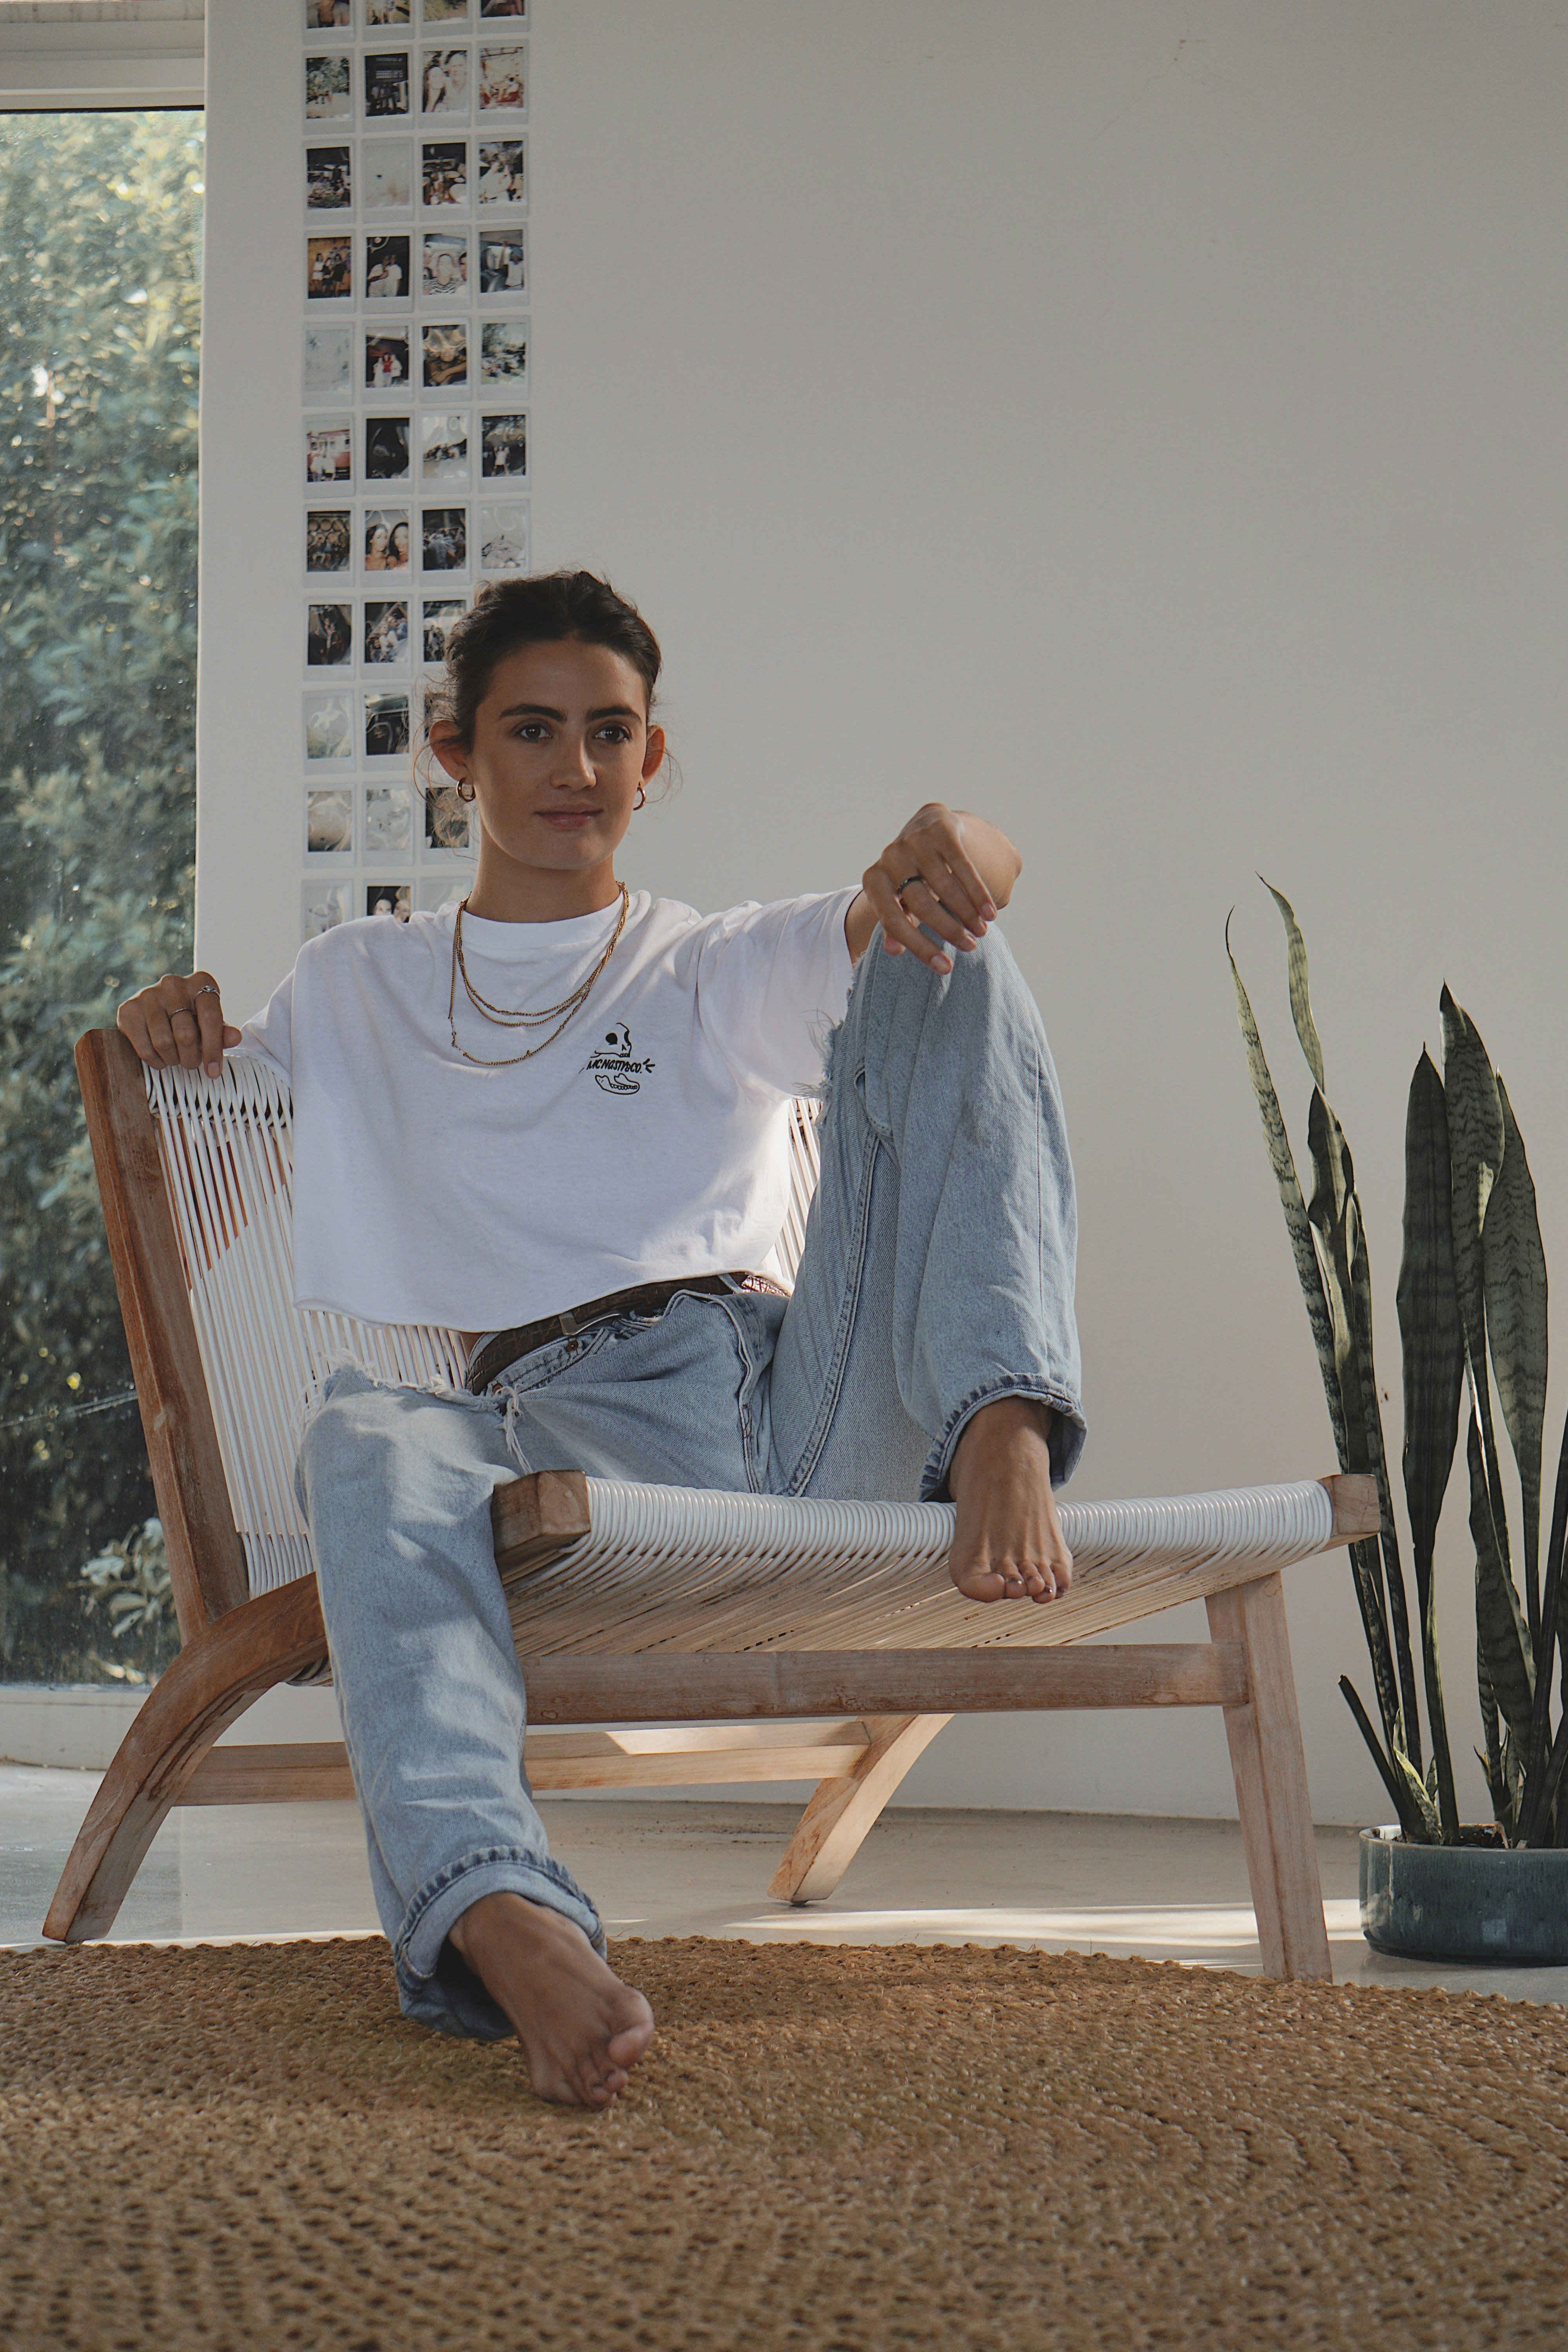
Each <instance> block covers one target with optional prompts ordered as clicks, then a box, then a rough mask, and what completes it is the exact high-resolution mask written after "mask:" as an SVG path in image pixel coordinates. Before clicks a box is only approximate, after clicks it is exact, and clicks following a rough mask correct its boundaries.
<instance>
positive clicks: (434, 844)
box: [422, 783, 472, 856]
mask: <svg viewBox="0 0 1568 2352" xmlns="http://www.w3.org/2000/svg"><path fill="white" fill-rule="evenodd" d="M422 798H423V800H424V803H425V848H426V854H428V853H430V852H432V851H434V852H436V853H437V854H445V855H447V856H452V855H457V856H464V855H466V854H467V852H468V850H469V849H470V848H471V847H472V840H471V837H470V835H469V832H468V803H467V801H464V800H459V799H458V787H457V785H456V784H448V783H440V784H426V787H425V791H424V793H423V794H422Z"/></svg>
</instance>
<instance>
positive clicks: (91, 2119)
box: [0, 1938, 1568, 2352]
mask: <svg viewBox="0 0 1568 2352" xmlns="http://www.w3.org/2000/svg"><path fill="white" fill-rule="evenodd" d="M614 1957H615V1959H616V1966H617V1967H618V1968H619V1969H620V1970H621V1972H622V1974H623V1975H625V1976H626V1978H627V1979H629V1981H631V1982H632V1983H634V1984H639V1985H641V1986H642V1987H643V1989H644V1990H646V1991H647V1994H648V1996H649V1998H650V1999H651V2000H652V2001H653V2004H654V2008H655V2011H656V2012H657V2014H658V2021H659V2039H658V2042H657V2043H656V2044H655V2046H654V2049H653V2051H652V2053H650V2055H649V2057H648V2059H647V2061H646V2062H645V2063H644V2064H643V2065H642V2066H641V2067H640V2068H639V2069H638V2070H637V2074H636V2076H635V2078H634V2081H633V2084H632V2087H631V2089H630V2090H629V2091H628V2092H626V2094H625V2095H624V2096H623V2097H622V2099H621V2100H620V2102H619V2103H618V2105H616V2108H615V2109H614V2110H613V2111H612V2112H611V2113H610V2114H609V2115H607V2116H589V2115H585V2114H583V2113H579V2112H570V2111H563V2110H561V2109H559V2108H552V2107H547V2106H545V2105H542V2103H541V2102H540V2101H539V2100H538V2099H536V2098H535V2096H534V2095H533V2093H532V2091H531V2088H530V2085H529V2082H528V2078H527V2074H526V2072H525V2070H524V2067H523V2064H522V2061H521V2053H520V2052H519V2051H518V2048H517V2046H516V2044H515V2043H504V2044H500V2045H495V2044H492V2045H489V2046H480V2045H478V2044H475V2043H467V2042H449V2041H445V2040H441V2039H438V2038H437V2037H436V2036H434V2035H431V2034H429V2033H427V2032H424V2031H423V2030H422V2029H421V2028H419V2027H417V2026H413V2025H409V2024H407V2023H405V2021H403V2020H402V2019H401V2018H400V2017H399V2016H398V2013H397V2009H396V2002H395V1996H394V1992H393V1988H392V1980H391V1969H390V1965H389V1961H388V1957H387V1952H386V1948H385V1946H384V1944H382V1943H380V1942H379V1941H364V1942H354V1941H343V1942H334V1943H325V1944H292V1945H288V1944H285V1945H271V1946H265V1947H242V1946H228V1947H214V1946H205V1947H197V1948H191V1949H183V1950H182V1949H169V1948H150V1947H146V1946H121V1947H115V1946H109V1945H98V1946H91V1947H85V1948H79V1949H74V1950H61V1951H45V1952H20V1953H10V1954H3V1955H0V2243H3V2245H4V2263H3V2273H0V2345H4V2346H5V2347H6V2352H46V2347H47V2352H141V2347H158V2352H185V2347H193V2352H195V2347H201V2352H289V2347H308V2352H316V2347H323V2352H325V2347H331V2352H410V2347H412V2348H413V2352H424V2347H447V2346H452V2347H476V2352H489V2347H497V2352H536V2347H537V2352H545V2347H550V2352H554V2347H562V2352H588V2347H592V2352H598V2347H604V2346H609V2347H621V2346H625V2347H638V2348H639V2352H643V2348H644V2347H647V2352H663V2347H670V2352H675V2347H682V2352H684V2347H700V2346H716V2347H718V2346H722V2347H728V2346H736V2347H740V2346H744V2347H774V2346H778V2347H785V2346H788V2347H813V2352H816V2347H821V2352H868V2347H883V2346H889V2347H902V2346H925V2345H941V2346H942V2347H949V2352H952V2348H953V2347H976V2352H982V2347H983V2348H984V2352H1001V2347H1007V2352H1015V2347H1017V2352H1034V2347H1079V2346H1082V2347H1108V2352H1109V2347H1115V2352H1122V2347H1126V2352H1143V2347H1167V2346H1169V2347H1175V2346H1189V2345H1191V2346H1203V2347H1237V2348H1238V2352H1239V2347H1247V2352H1258V2347H1273V2346H1289V2347H1290V2352H1301V2347H1318V2346H1323V2347H1330V2346H1332V2347H1345V2352H1365V2347H1367V2346H1368V2345H1369V2344H1371V2343H1373V2341H1374V2340H1376V2339H1381V2340H1382V2341H1383V2342H1384V2344H1387V2345H1390V2346H1393V2347H1416V2346H1419V2347H1423V2352H1447V2347H1455V2352H1461V2347H1466V2348H1467V2352H1468V2347H1479V2346H1492V2345H1497V2346H1505V2345H1506V2346H1509V2347H1520V2346H1534V2345H1542V2346H1545V2345H1551V2346H1552V2347H1558V2352H1561V2347H1563V2345H1564V2344H1568V2020H1565V2019H1564V2015H1563V2011H1561V2010H1559V2009H1556V2008H1542V2007H1539V2006H1536V2005H1534V2004H1531V2003H1526V2002H1513V2001H1503V2000H1481V1999H1478V1998H1476V1997H1475V1996H1449V1995H1447V1994H1444V1993H1440V1992H1433V1991H1419V1992H1404V1991H1382V1990H1361V1989H1357V1990H1350V1989H1339V1990H1336V1989H1333V1988H1331V1987H1327V1986H1317V1985H1311V1986H1302V1985H1278V1984H1270V1983H1264V1982H1260V1981H1258V1980H1257V1979H1250V1978H1246V1977H1241V1976H1236V1975H1229V1974H1224V1973H1220V1972H1217V1971H1210V1970H1207V1969H1190V1968H1182V1967H1178V1966H1174V1965H1156V1964H1154V1963H1151V1962H1146V1961H1137V1960H1109V1959H1098V1958H1078V1957H1076V1956H1072V1955H1068V1956H1067V1957H1058V1956H1055V1955H1049V1954H1045V1953H1038V1952H1022V1951H1017V1950H1015V1949H1011V1948H1002V1949H983V1948H977V1947H973V1946H966V1947H964V1948H944V1947H938V1948H918V1947H914V1946H894V1947H888V1946H880V1947H876V1946H873V1947H870V1948H849V1949H845V1948H825V1947H822V1946H816V1945H808V1944H786V1945H779V1946H755V1945H748V1944H742V1943H731V1942H713V1941H709V1940H705V1939H701V1938H693V1939H688V1940H671V1941H659V1942H649V1943H639V1942H626V1943H622V1944H619V1945H618V1946H617V1947H616V1951H615V1955H614Z"/></svg>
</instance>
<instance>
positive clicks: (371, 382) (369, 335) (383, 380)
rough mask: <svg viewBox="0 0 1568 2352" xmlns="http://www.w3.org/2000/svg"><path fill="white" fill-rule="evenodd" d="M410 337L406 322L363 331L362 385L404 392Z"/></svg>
mask: <svg viewBox="0 0 1568 2352" xmlns="http://www.w3.org/2000/svg"><path fill="white" fill-rule="evenodd" d="M409 351H410V341H409V331H408V329H407V327H405V326H391V327H367V328H366V329H365V331H364V388H365V390H366V392H368V393H379V392H406V391H407V389H408V370H409V367H410V364H411V362H410V359H409Z"/></svg>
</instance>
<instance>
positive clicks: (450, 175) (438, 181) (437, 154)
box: [419, 139, 468, 212]
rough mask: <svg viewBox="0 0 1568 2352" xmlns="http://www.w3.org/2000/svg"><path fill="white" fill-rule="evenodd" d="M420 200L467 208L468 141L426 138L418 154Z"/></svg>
mask: <svg viewBox="0 0 1568 2352" xmlns="http://www.w3.org/2000/svg"><path fill="white" fill-rule="evenodd" d="M419 163H420V172H419V201H420V203H421V204H423V205H450V206H452V207H454V208H455V209H457V210H458V211H459V212H462V211H466V210H467V208H468V141H467V140H466V139H426V142H425V144H424V147H423V150H422V151H421V153H420V159H419Z"/></svg>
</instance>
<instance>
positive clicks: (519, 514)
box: [478, 506, 528, 575]
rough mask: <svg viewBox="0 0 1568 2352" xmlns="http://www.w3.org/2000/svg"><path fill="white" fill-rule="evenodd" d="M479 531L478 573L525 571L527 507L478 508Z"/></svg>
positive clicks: (526, 558) (526, 567) (526, 563)
mask: <svg viewBox="0 0 1568 2352" xmlns="http://www.w3.org/2000/svg"><path fill="white" fill-rule="evenodd" d="M478 530H479V570H480V571H481V572H502V573H506V574H508V575H510V574H513V573H516V572H526V571H527V570H528V509H527V508H526V507H524V506H502V507H481V508H480V509H479V524H478Z"/></svg>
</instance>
